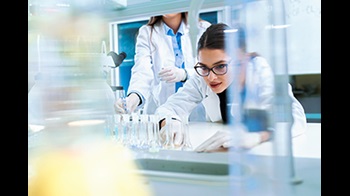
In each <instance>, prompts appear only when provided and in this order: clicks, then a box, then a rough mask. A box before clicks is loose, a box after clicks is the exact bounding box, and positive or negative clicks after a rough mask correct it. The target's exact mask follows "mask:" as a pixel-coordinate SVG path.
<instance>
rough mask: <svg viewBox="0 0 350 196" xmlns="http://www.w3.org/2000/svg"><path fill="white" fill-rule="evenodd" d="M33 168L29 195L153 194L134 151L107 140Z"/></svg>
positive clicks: (61, 152) (46, 158) (50, 156)
mask: <svg viewBox="0 0 350 196" xmlns="http://www.w3.org/2000/svg"><path fill="white" fill-rule="evenodd" d="M93 143H94V142H93ZM32 167H33V171H34V172H33V173H34V174H33V176H32V177H31V178H30V179H29V182H28V196H117V195H127V196H133V195H135V196H148V195H152V191H151V188H150V187H149V186H148V185H147V181H146V179H145V177H144V176H141V175H139V174H137V173H136V172H135V170H136V169H137V165H136V164H135V162H134V160H133V157H132V154H131V152H130V151H129V150H128V149H126V148H125V147H123V146H119V145H117V144H113V143H109V142H105V141H104V142H95V143H94V144H91V143H89V144H88V145H87V144H84V145H79V146H78V147H77V146H75V147H74V148H65V149H58V150H55V151H52V152H50V153H46V154H45V155H42V156H40V157H39V158H38V159H37V160H36V161H35V162H34V163H32Z"/></svg>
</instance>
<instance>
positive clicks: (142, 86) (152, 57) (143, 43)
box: [127, 21, 211, 114]
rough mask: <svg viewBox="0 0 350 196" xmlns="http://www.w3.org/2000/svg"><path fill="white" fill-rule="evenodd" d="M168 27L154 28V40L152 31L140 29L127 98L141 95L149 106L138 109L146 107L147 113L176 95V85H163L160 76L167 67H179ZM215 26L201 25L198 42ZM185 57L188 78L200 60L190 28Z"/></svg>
mask: <svg viewBox="0 0 350 196" xmlns="http://www.w3.org/2000/svg"><path fill="white" fill-rule="evenodd" d="M163 25H164V23H163V22H160V23H158V24H156V25H155V26H154V29H153V32H152V39H150V33H151V27H150V26H147V25H143V26H142V27H140V29H139V33H138V36H137V41H136V51H135V57H134V59H135V64H134V66H133V67H132V69H131V72H132V73H131V74H132V75H131V79H130V83H129V88H128V92H127V94H129V93H131V92H138V93H140V94H141V95H142V96H143V97H144V98H145V102H143V103H142V105H140V106H139V107H138V109H139V108H141V107H144V113H147V114H153V113H154V111H155V110H156V108H157V107H158V106H160V105H161V104H163V103H165V101H166V100H167V98H168V97H169V96H170V95H172V94H174V92H175V83H165V82H164V81H163V82H162V81H160V78H159V77H158V72H159V71H160V70H161V69H162V68H163V67H166V66H175V56H174V51H173V46H172V40H171V36H166V33H165V32H164V26H163ZM210 25H211V24H210V23H209V22H207V21H200V22H199V25H198V27H199V33H198V36H197V40H196V41H198V39H199V38H200V36H201V35H202V33H203V32H204V31H205V30H206V28H208V27H209V26H210ZM181 46H182V53H183V58H184V62H185V69H186V71H187V73H188V77H191V76H192V75H193V74H194V73H195V72H194V69H193V67H194V65H195V63H196V58H194V57H193V56H192V50H193V49H192V45H191V41H190V35H189V26H186V25H184V35H183V36H181Z"/></svg>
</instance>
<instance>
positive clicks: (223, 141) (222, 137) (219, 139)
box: [194, 130, 232, 152]
mask: <svg viewBox="0 0 350 196" xmlns="http://www.w3.org/2000/svg"><path fill="white" fill-rule="evenodd" d="M231 140H232V133H231V131H228V130H219V131H217V132H216V133H215V134H214V135H213V136H211V137H210V138H209V139H207V140H206V141H204V142H203V143H202V144H201V145H199V146H198V147H197V148H196V149H194V151H197V152H213V151H219V150H221V149H222V148H228V147H230V146H231V145H232V141H231Z"/></svg>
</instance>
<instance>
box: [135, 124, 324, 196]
mask: <svg viewBox="0 0 350 196" xmlns="http://www.w3.org/2000/svg"><path fill="white" fill-rule="evenodd" d="M223 126H224V125H222V124H218V123H207V122H191V123H190V127H189V133H190V138H191V143H192V146H193V148H195V147H197V146H198V145H200V144H201V143H202V142H203V141H205V140H206V139H207V138H209V137H210V136H211V135H213V134H214V133H215V132H216V131H218V130H220V129H223V128H225V127H223ZM292 153H293V157H290V156H289V157H288V156H274V150H273V143H272V142H265V143H262V144H260V145H258V146H256V147H254V148H252V149H250V150H247V151H245V152H237V151H228V152H213V153H198V152H194V151H180V150H160V151H159V152H156V153H154V152H145V151H142V152H141V151H135V158H136V162H137V163H138V165H139V166H140V168H143V169H140V171H138V172H139V173H140V174H142V175H144V176H145V183H146V184H147V185H148V186H150V187H151V190H152V191H153V195H155V196H158V195H159V196H163V195H167V196H171V195H176V196H177V195H184V196H187V195H191V196H195V195H200V196H211V195H222V196H226V195H252V196H255V195H259V196H261V195H268V196H271V195H272V196H273V195H283V196H288V195H291V196H299V195H300V196H303V195H312V196H316V195H321V123H308V124H307V130H306V132H304V133H303V134H299V135H296V136H294V137H293V138H292ZM285 165H286V166H285ZM277 170H278V171H279V172H277V173H276V171H277ZM290 175H292V177H289V176H290ZM286 176H288V177H286Z"/></svg>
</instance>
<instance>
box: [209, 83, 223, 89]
mask: <svg viewBox="0 0 350 196" xmlns="http://www.w3.org/2000/svg"><path fill="white" fill-rule="evenodd" d="M220 84H221V82H220V83H210V87H211V88H212V89H216V88H219V86H220Z"/></svg>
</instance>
